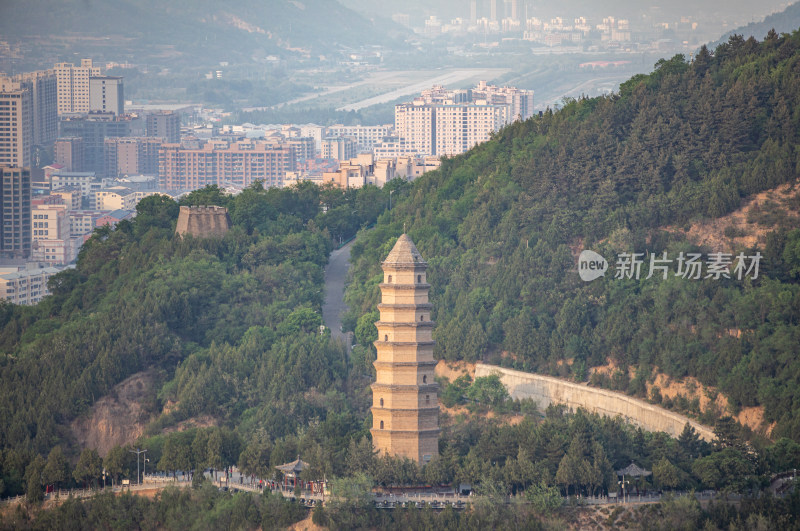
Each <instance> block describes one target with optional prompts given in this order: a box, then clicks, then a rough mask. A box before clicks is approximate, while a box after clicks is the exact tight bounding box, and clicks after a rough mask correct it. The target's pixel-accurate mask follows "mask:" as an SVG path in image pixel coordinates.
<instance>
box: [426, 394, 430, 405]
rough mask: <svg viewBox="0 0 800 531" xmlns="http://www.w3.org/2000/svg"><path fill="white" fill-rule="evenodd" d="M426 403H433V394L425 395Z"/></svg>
mask: <svg viewBox="0 0 800 531" xmlns="http://www.w3.org/2000/svg"><path fill="white" fill-rule="evenodd" d="M425 403H426V404H430V403H431V395H425Z"/></svg>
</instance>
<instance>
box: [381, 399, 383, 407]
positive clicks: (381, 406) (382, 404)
mask: <svg viewBox="0 0 800 531" xmlns="http://www.w3.org/2000/svg"><path fill="white" fill-rule="evenodd" d="M381 407H383V398H381Z"/></svg>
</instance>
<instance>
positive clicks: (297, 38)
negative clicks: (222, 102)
mask: <svg viewBox="0 0 800 531" xmlns="http://www.w3.org/2000/svg"><path fill="white" fill-rule="evenodd" d="M0 11H2V16H1V17H0V35H3V38H4V39H11V40H13V39H26V38H32V37H35V36H47V37H50V38H52V40H53V41H54V42H58V41H59V40H62V39H63V40H70V39H71V40H75V41H80V40H81V39H86V38H95V39H93V42H92V47H93V48H95V49H97V50H98V51H102V50H103V49H104V48H114V49H115V50H119V49H120V48H123V49H125V48H127V49H128V50H129V55H132V56H133V55H143V54H147V53H150V54H152V53H153V52H154V50H159V49H161V50H162V51H161V52H160V54H161V56H162V59H163V60H164V61H165V62H168V61H179V60H180V59H181V58H182V57H192V58H195V59H196V58H203V59H209V60H215V61H216V60H228V61H239V60H250V59H251V58H252V57H253V56H259V55H260V56H263V55H278V56H291V55H301V56H302V55H307V56H315V55H320V54H329V53H331V52H333V51H336V50H337V49H339V48H342V47H345V48H346V47H359V46H362V45H371V44H381V43H386V42H387V41H388V38H387V37H386V32H385V31H383V29H382V28H379V27H377V26H376V25H375V23H373V22H371V21H369V20H367V19H365V18H364V17H362V16H361V15H359V14H358V13H356V12H354V11H351V10H349V9H347V8H345V7H344V6H342V5H341V4H340V3H339V2H337V1H330V0H302V1H300V0H292V1H286V0H281V1H269V2H259V1H257V0H243V1H241V2H215V1H211V0H197V1H195V0H176V1H169V2H158V1H156V0H108V1H98V0H86V1H78V0H67V1H66V2H57V1H55V0H36V1H34V2H26V1H21V0H8V1H5V2H3V6H2V8H0ZM97 38H100V39H103V40H102V41H98V40H97ZM165 47H166V48H167V49H168V50H169V53H167V52H165V51H163V49H164V48H165ZM130 50H136V51H135V52H134V53H130ZM68 51H70V52H71V51H73V50H71V49H70V50H68ZM170 55H171V56H172V57H170Z"/></svg>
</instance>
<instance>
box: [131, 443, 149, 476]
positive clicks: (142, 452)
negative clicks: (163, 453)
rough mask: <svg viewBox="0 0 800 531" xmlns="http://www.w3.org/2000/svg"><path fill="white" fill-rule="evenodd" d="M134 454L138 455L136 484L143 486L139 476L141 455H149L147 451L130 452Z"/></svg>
mask: <svg viewBox="0 0 800 531" xmlns="http://www.w3.org/2000/svg"><path fill="white" fill-rule="evenodd" d="M128 451H129V452H130V453H132V454H136V484H137V485H141V484H142V482H141V479H140V476H139V454H144V453H147V450H140V449H139V448H137V449H136V450H128Z"/></svg>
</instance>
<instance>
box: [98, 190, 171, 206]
mask: <svg viewBox="0 0 800 531" xmlns="http://www.w3.org/2000/svg"><path fill="white" fill-rule="evenodd" d="M150 195H158V192H137V191H136V190H131V189H130V188H125V187H123V186H113V187H110V188H103V189H102V190H98V191H96V192H94V208H95V209H96V210H136V205H137V204H138V203H139V201H141V200H142V199H143V198H145V197H147V196H150Z"/></svg>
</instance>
